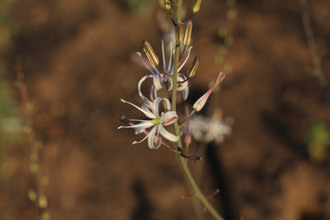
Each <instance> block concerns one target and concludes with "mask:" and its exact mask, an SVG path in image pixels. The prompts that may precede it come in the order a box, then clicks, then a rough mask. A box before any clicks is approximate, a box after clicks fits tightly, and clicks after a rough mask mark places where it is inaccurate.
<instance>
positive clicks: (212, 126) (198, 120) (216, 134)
mask: <svg viewBox="0 0 330 220" xmlns="http://www.w3.org/2000/svg"><path fill="white" fill-rule="evenodd" d="M190 130H191V134H192V137H193V138H194V139H195V140H198V141H201V142H204V143H210V142H212V141H214V140H215V141H216V142H218V143H221V142H223V140H224V138H225V136H226V135H229V134H230V133H231V127H230V126H229V125H227V124H226V123H225V122H223V120H217V119H215V118H209V117H205V116H202V115H196V116H194V117H192V118H191V119H190Z"/></svg>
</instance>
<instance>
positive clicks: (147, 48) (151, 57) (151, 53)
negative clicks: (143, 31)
mask: <svg viewBox="0 0 330 220" xmlns="http://www.w3.org/2000/svg"><path fill="white" fill-rule="evenodd" d="M143 45H144V48H143V50H144V52H145V53H146V55H147V57H148V59H149V60H151V61H152V62H153V64H155V65H156V66H158V64H159V59H158V57H157V55H156V53H155V51H154V50H153V49H152V47H151V45H150V43H149V42H148V41H143Z"/></svg>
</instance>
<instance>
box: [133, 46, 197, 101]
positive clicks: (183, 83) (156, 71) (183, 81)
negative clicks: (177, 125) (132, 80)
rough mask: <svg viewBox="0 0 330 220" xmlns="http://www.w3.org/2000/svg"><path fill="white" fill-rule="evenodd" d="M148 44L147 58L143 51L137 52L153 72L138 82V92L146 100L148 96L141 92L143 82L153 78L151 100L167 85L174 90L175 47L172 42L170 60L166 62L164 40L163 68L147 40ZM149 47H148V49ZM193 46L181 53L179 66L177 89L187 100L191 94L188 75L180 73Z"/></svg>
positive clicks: (145, 50)
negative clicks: (142, 53)
mask: <svg viewBox="0 0 330 220" xmlns="http://www.w3.org/2000/svg"><path fill="white" fill-rule="evenodd" d="M146 44H147V45H148V46H147V47H145V49H144V52H145V54H146V57H147V59H145V58H143V57H142V55H141V53H139V52H137V55H138V56H139V58H140V62H141V63H142V65H143V66H144V67H145V68H147V69H148V70H149V71H150V72H151V73H152V74H150V75H146V76H144V77H142V78H141V80H140V81H139V83H138V92H139V95H140V96H141V98H142V99H143V100H144V101H146V100H148V99H147V98H146V96H144V95H143V94H142V92H141V86H142V83H143V82H144V81H145V80H146V79H148V78H152V80H153V85H152V87H151V92H150V94H151V95H150V96H151V100H153V99H154V98H155V97H157V91H158V90H160V89H162V88H163V87H164V86H165V85H167V88H168V90H169V91H170V90H172V87H173V80H172V78H171V77H172V76H173V75H174V52H175V49H174V48H173V46H172V43H171V44H170V46H169V47H170V48H169V60H168V63H166V61H165V60H166V57H165V47H164V42H163V41H162V60H163V68H162V69H160V67H159V61H158V58H157V56H156V54H155V53H154V52H153V50H152V49H151V46H150V44H149V43H146V42H145V45H146ZM146 48H147V49H146ZM190 50H191V47H185V48H184V49H183V51H182V53H181V54H180V59H179V66H178V78H177V79H178V87H177V91H181V92H182V96H183V99H184V100H186V99H187V98H188V94H189V87H188V81H187V77H186V76H185V75H184V74H182V73H180V71H181V69H182V67H183V66H184V65H185V64H186V62H187V60H188V58H189V55H190Z"/></svg>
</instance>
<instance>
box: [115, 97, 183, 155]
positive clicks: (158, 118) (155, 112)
mask: <svg viewBox="0 0 330 220" xmlns="http://www.w3.org/2000/svg"><path fill="white" fill-rule="evenodd" d="M121 101H122V102H123V103H127V104H130V105H132V106H133V107H135V108H137V109H138V110H140V111H141V112H142V113H143V114H144V115H145V116H146V117H147V118H148V119H147V120H140V119H129V122H138V123H137V124H133V125H128V126H120V127H118V129H121V128H133V129H135V134H141V133H144V134H145V135H146V136H145V137H144V138H142V139H141V140H140V141H134V142H133V143H132V144H138V143H141V142H143V141H144V140H146V139H148V146H149V148H150V149H158V148H159V147H160V145H161V143H162V139H161V137H160V135H161V136H163V137H164V138H166V139H167V140H169V141H172V142H177V141H178V140H179V137H178V136H176V135H174V134H172V133H170V132H168V131H167V130H166V129H165V128H164V126H168V125H171V124H173V123H174V122H176V120H177V119H178V115H177V113H176V112H175V111H170V106H171V104H170V101H169V100H168V99H166V98H159V97H157V98H155V99H154V100H153V101H152V102H145V103H144V104H143V105H142V107H141V108H140V107H138V106H137V105H135V104H133V103H131V102H127V101H125V100H123V99H121ZM161 102H162V103H163V106H164V110H163V111H162V112H161V113H159V105H160V103H161ZM147 128H151V130H150V131H149V132H148V131H146V129H147Z"/></svg>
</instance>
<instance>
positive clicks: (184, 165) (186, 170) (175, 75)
mask: <svg viewBox="0 0 330 220" xmlns="http://www.w3.org/2000/svg"><path fill="white" fill-rule="evenodd" d="M181 8H182V0H178V1H177V11H176V23H177V24H181ZM175 34H176V35H178V33H177V32H176V33H175ZM176 39H178V38H176ZM179 53H180V45H179V42H176V46H175V60H174V73H173V89H172V111H176V92H177V86H178V66H179ZM174 130H175V134H176V135H177V136H180V127H179V124H178V122H175V124H174ZM177 148H178V150H179V151H182V150H183V149H182V142H181V139H179V140H178V142H177ZM178 157H179V162H180V165H181V166H182V169H183V172H184V175H185V178H186V180H187V182H188V188H189V189H190V191H191V193H192V194H193V196H194V197H196V198H197V199H198V200H199V201H200V202H201V203H202V204H203V205H204V207H205V208H206V209H207V210H208V211H209V212H210V214H211V215H212V216H213V217H214V218H215V219H217V220H223V218H222V217H221V216H220V215H219V214H218V212H217V211H216V210H215V209H214V208H213V207H212V205H211V204H210V203H209V201H208V200H207V198H206V197H205V196H204V194H203V193H202V192H201V190H200V189H199V187H198V185H197V183H196V182H195V180H194V178H193V176H192V174H191V172H190V170H189V167H188V165H187V163H186V159H185V158H183V157H182V156H178ZM196 204H197V203H196V202H195V205H196Z"/></svg>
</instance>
